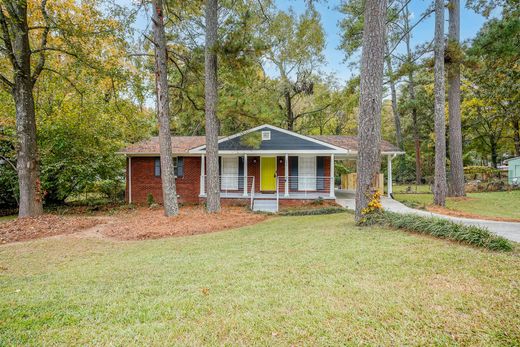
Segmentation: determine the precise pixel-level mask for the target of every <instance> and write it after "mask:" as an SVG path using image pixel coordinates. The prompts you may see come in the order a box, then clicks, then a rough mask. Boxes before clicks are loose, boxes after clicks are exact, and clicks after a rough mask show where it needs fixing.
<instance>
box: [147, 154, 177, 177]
mask: <svg viewBox="0 0 520 347" xmlns="http://www.w3.org/2000/svg"><path fill="white" fill-rule="evenodd" d="M173 173H174V175H175V177H183V176H184V158H183V157H174V158H173ZM154 176H155V177H161V158H156V159H155V162H154Z"/></svg>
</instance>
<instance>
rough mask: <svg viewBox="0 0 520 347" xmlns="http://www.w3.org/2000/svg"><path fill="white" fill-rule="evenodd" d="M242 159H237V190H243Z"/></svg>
mask: <svg viewBox="0 0 520 347" xmlns="http://www.w3.org/2000/svg"><path fill="white" fill-rule="evenodd" d="M242 176H244V157H238V189H244V178H243V177H242Z"/></svg>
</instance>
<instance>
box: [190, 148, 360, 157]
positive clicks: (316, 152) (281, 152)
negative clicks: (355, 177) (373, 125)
mask: <svg viewBox="0 0 520 347" xmlns="http://www.w3.org/2000/svg"><path fill="white" fill-rule="evenodd" d="M200 153H205V152H204V151H201V152H200ZM218 153H219V154H228V155H237V154H246V153H247V154H251V155H263V154H271V155H268V157H269V156H271V157H272V156H273V155H278V156H283V155H285V154H286V153H289V154H309V155H313V154H314V155H320V154H332V153H336V154H350V153H351V152H348V151H346V150H344V151H336V150H309V149H307V150H301V149H290V150H279V149H277V150H264V151H260V150H240V151H235V150H233V151H230V150H224V151H218Z"/></svg>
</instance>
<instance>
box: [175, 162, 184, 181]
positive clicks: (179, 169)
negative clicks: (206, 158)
mask: <svg viewBox="0 0 520 347" xmlns="http://www.w3.org/2000/svg"><path fill="white" fill-rule="evenodd" d="M176 176H177V177H184V158H183V157H178V158H177V174H176Z"/></svg>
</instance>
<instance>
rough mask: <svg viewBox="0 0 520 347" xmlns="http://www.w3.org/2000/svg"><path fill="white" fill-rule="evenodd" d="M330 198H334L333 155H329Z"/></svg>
mask: <svg viewBox="0 0 520 347" xmlns="http://www.w3.org/2000/svg"><path fill="white" fill-rule="evenodd" d="M329 186H330V197H331V198H334V197H335V194H334V154H331V155H330V182H329Z"/></svg>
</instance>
